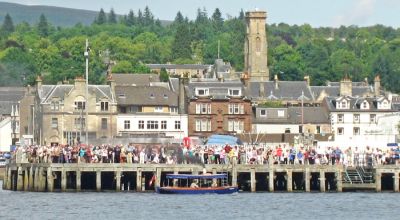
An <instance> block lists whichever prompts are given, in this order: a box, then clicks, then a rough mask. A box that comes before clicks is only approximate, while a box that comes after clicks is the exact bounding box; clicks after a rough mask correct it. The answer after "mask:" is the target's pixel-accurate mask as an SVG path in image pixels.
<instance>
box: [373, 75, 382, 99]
mask: <svg viewBox="0 0 400 220" xmlns="http://www.w3.org/2000/svg"><path fill="white" fill-rule="evenodd" d="M374 93H375V96H380V95H381V77H380V76H379V75H376V76H375V79H374Z"/></svg>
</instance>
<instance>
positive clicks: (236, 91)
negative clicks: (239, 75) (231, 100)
mask: <svg viewBox="0 0 400 220" xmlns="http://www.w3.org/2000/svg"><path fill="white" fill-rule="evenodd" d="M228 95H229V96H240V95H241V91H240V89H229V94H228Z"/></svg>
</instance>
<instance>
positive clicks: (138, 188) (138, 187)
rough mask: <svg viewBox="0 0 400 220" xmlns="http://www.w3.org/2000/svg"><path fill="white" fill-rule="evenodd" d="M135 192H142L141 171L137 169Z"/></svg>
mask: <svg viewBox="0 0 400 220" xmlns="http://www.w3.org/2000/svg"><path fill="white" fill-rule="evenodd" d="M136 191H137V192H141V191H142V169H141V168H138V169H137V171H136Z"/></svg>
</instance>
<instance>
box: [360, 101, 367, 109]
mask: <svg viewBox="0 0 400 220" xmlns="http://www.w3.org/2000/svg"><path fill="white" fill-rule="evenodd" d="M361 109H368V102H366V101H365V102H363V103H362V106H361Z"/></svg>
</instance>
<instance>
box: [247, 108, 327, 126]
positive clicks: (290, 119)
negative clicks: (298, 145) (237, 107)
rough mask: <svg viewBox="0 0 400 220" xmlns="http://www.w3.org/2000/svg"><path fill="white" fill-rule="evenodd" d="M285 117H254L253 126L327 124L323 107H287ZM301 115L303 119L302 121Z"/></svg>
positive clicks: (325, 111)
mask: <svg viewBox="0 0 400 220" xmlns="http://www.w3.org/2000/svg"><path fill="white" fill-rule="evenodd" d="M285 109H286V110H287V117H282V118H268V117H258V118H257V117H254V116H255V114H253V123H254V124H302V123H303V124H329V123H330V120H329V113H328V111H327V110H326V109H325V108H324V107H303V108H302V107H288V108H285ZM302 115H303V119H302Z"/></svg>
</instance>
